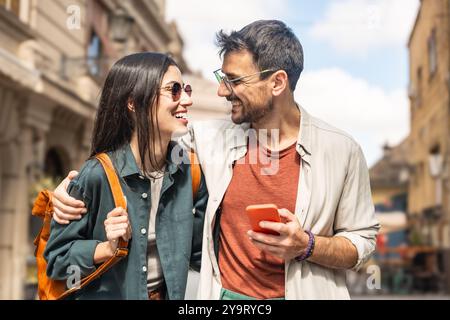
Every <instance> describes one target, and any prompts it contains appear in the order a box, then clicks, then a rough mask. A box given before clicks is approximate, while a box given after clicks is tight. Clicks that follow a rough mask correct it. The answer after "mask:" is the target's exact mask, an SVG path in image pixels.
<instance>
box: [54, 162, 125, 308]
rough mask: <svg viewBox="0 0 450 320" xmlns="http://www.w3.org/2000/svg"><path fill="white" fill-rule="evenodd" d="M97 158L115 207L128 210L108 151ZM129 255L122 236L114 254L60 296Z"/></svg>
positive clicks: (77, 288)
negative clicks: (106, 179)
mask: <svg viewBox="0 0 450 320" xmlns="http://www.w3.org/2000/svg"><path fill="white" fill-rule="evenodd" d="M95 157H96V158H97V160H98V161H99V162H100V163H101V165H102V166H103V169H104V170H105V173H106V177H107V178H108V182H109V186H110V187H111V192H112V195H113V198H114V205H115V207H116V208H117V207H121V208H123V209H125V210H127V203H126V199H125V196H124V194H123V191H122V187H121V186H120V182H119V178H118V176H117V174H116V171H115V169H114V165H113V164H112V162H111V159H110V158H109V156H108V155H107V154H106V153H100V154H98V155H96V156H95ZM127 255H128V241H125V240H123V239H122V237H121V238H119V243H118V245H117V249H116V251H115V252H114V255H113V256H112V257H111V258H109V259H108V260H106V261H105V262H103V263H102V264H101V265H100V266H99V267H98V268H97V270H95V272H93V273H91V274H90V275H88V276H86V277H85V278H83V279H82V280H81V282H80V285H79V286H77V287H73V288H71V289H69V290H67V291H65V292H64V293H63V294H62V295H61V296H60V297H59V298H58V300H59V299H64V298H66V297H67V296H69V295H70V294H72V293H74V292H76V291H78V290H80V289H82V288H84V287H85V286H87V285H88V284H89V283H91V282H92V281H94V280H95V279H97V278H99V277H100V276H101V275H103V274H104V273H105V272H106V271H108V270H109V269H111V267H113V266H114V265H115V264H116V263H117V262H119V261H120V260H122V259H123V258H124V257H126V256H127Z"/></svg>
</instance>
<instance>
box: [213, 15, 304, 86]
mask: <svg viewBox="0 0 450 320" xmlns="http://www.w3.org/2000/svg"><path fill="white" fill-rule="evenodd" d="M216 44H217V46H218V47H219V49H220V51H219V55H220V56H222V55H223V56H225V55H226V54H228V53H231V52H234V51H241V50H248V51H249V52H250V53H252V54H253V61H254V62H255V64H256V65H257V66H258V68H259V69H260V71H263V70H267V69H270V70H284V71H285V72H286V73H287V75H288V78H289V86H290V88H291V90H292V91H294V90H295V87H296V86H297V82H298V79H299V78H300V74H301V73H302V71H303V48H302V45H301V43H300V41H299V40H298V38H297V37H296V36H295V34H294V33H293V32H292V30H291V29H290V28H289V27H287V26H286V24H284V23H283V22H281V21H278V20H259V21H255V22H253V23H251V24H249V25H247V26H245V27H244V28H242V29H241V30H239V31H233V32H231V33H230V34H226V33H225V32H224V31H223V30H221V31H219V32H218V33H217V35H216ZM269 75H270V74H261V78H262V79H264V78H265V77H268V76H269Z"/></svg>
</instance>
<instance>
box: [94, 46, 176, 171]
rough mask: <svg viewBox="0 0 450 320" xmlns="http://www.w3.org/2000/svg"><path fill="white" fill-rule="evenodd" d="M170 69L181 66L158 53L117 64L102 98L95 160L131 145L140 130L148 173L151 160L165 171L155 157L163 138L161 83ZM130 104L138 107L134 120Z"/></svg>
mask: <svg viewBox="0 0 450 320" xmlns="http://www.w3.org/2000/svg"><path fill="white" fill-rule="evenodd" d="M169 66H177V64H176V62H175V61H174V60H173V59H172V58H170V57H169V56H167V55H165V54H161V53H154V52H145V53H136V54H132V55H129V56H126V57H124V58H122V59H120V60H119V61H117V62H116V63H115V64H114V66H113V67H112V68H111V70H110V72H109V74H108V76H107V78H106V81H105V85H104V87H103V90H102V93H101V97H100V103H99V107H98V110H97V115H96V118H95V124H94V131H93V135H92V146H91V154H90V156H91V157H94V156H95V155H96V154H98V153H102V152H109V151H114V150H117V149H118V148H120V147H122V146H123V145H125V144H127V143H130V141H131V137H132V134H133V131H134V130H136V131H137V138H138V143H139V155H140V157H141V161H142V168H143V171H144V173H149V172H148V170H147V169H149V168H146V166H145V159H146V158H147V157H148V159H149V160H150V165H151V167H152V168H153V169H158V170H160V169H161V166H162V165H161V163H158V162H157V160H156V157H155V150H156V141H157V140H156V137H160V132H159V126H158V117H157V105H158V103H159V90H160V86H161V82H162V79H163V77H164V74H165V73H166V72H167V70H168V68H169ZM129 103H131V104H132V105H133V107H134V110H135V112H134V116H133V113H132V112H131V111H130V110H129V109H128V104H129ZM146 155H147V157H146Z"/></svg>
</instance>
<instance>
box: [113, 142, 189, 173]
mask: <svg viewBox="0 0 450 320" xmlns="http://www.w3.org/2000/svg"><path fill="white" fill-rule="evenodd" d="M174 148H180V146H179V145H178V144H177V143H176V142H170V144H169V148H168V152H167V159H166V160H167V166H166V171H167V172H168V173H169V174H170V175H173V174H175V173H176V172H177V171H178V170H181V171H182V172H185V165H183V164H176V163H174V162H173V161H172V159H171V158H172V157H171V155H172V152H176V151H177V150H174ZM111 155H112V158H113V161H114V165H115V167H116V170H117V172H118V174H119V176H120V177H122V178H125V177H129V176H133V175H142V172H141V171H140V170H139V167H138V165H137V163H136V159H135V158H134V155H133V152H132V151H131V146H130V144H129V143H127V144H126V145H124V146H122V147H120V148H119V149H117V150H116V151H113V152H112V154H111ZM183 159H187V156H186V152H183ZM184 163H188V162H186V161H184Z"/></svg>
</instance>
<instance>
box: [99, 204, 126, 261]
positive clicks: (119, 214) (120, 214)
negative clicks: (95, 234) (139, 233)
mask: <svg viewBox="0 0 450 320" xmlns="http://www.w3.org/2000/svg"><path fill="white" fill-rule="evenodd" d="M105 231H106V237H107V239H108V241H109V247H110V250H111V252H112V253H114V252H115V251H116V249H117V245H118V243H119V239H120V237H122V239H123V240H125V241H129V240H130V239H131V232H132V230H131V224H130V221H129V219H128V213H127V212H126V211H125V210H124V209H123V208H115V209H114V210H112V211H111V212H110V213H108V216H107V219H106V220H105Z"/></svg>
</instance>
